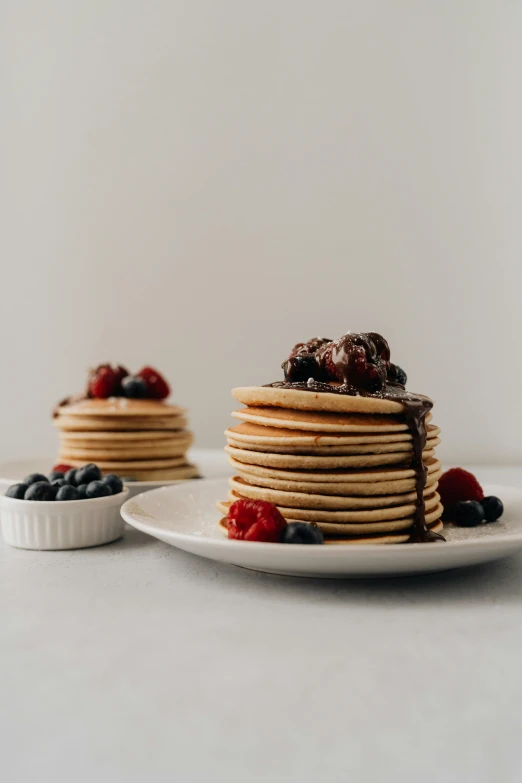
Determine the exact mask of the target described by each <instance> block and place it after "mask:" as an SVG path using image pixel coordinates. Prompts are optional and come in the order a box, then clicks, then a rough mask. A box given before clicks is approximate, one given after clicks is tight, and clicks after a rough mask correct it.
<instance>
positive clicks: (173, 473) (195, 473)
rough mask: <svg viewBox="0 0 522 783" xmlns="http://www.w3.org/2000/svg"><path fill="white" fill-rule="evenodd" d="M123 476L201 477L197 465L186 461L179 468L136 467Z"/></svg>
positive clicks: (159, 478)
mask: <svg viewBox="0 0 522 783" xmlns="http://www.w3.org/2000/svg"><path fill="white" fill-rule="evenodd" d="M102 472H103V473H112V471H111V470H103V471H102ZM121 476H122V478H133V479H134V480H135V481H182V480H184V479H192V478H199V470H198V469H197V467H196V466H195V465H190V464H189V463H186V464H185V465H181V466H180V467H177V468H163V469H161V468H156V469H149V470H147V469H136V468H133V469H132V470H131V471H129V472H127V473H122V474H121Z"/></svg>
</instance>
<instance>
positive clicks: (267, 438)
mask: <svg viewBox="0 0 522 783" xmlns="http://www.w3.org/2000/svg"><path fill="white" fill-rule="evenodd" d="M245 410H248V409H245ZM361 418H362V417H361ZM372 418H373V417H372ZM386 418H387V419H389V418H391V417H389V416H388V417H386ZM426 434H427V437H428V438H434V437H437V436H438V435H440V429H439V427H436V426H435V425H434V424H429V425H428V426H427V427H426ZM225 435H226V436H227V438H229V440H231V439H233V440H236V441H238V442H240V441H242V442H244V443H245V444H249V448H251V447H252V446H251V444H256V445H261V444H264V445H267V446H272V445H277V446H298V447H302V446H314V447H315V446H353V445H359V444H365V445H367V444H376V443H382V444H390V443H409V444H411V442H412V437H411V435H410V433H409V432H407V431H405V432H384V433H382V434H380V433H379V434H361V433H359V432H345V433H334V432H327V431H325V432H319V431H317V432H314V433H313V434H311V433H310V432H309V431H308V432H307V431H303V430H300V429H299V427H297V426H296V428H295V429H291V428H283V427H271V426H267V425H265V426H263V425H261V424H252V423H250V422H243V423H242V424H236V425H235V426H234V427H229V428H228V429H227V430H225Z"/></svg>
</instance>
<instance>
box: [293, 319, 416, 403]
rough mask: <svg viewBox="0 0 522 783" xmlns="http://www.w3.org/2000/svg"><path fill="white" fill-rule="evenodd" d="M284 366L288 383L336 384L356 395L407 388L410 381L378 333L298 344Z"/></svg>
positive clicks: (350, 333) (362, 333)
mask: <svg viewBox="0 0 522 783" xmlns="http://www.w3.org/2000/svg"><path fill="white" fill-rule="evenodd" d="M281 366H282V367H283V370H284V373H285V381H286V382H288V383H299V382H307V381H309V380H312V381H318V382H321V383H336V384H340V385H342V386H343V387H345V389H346V390H347V389H352V390H353V391H354V392H356V393H361V392H364V391H367V392H373V393H379V392H383V391H384V390H385V389H386V387H387V386H389V385H396V386H401V387H402V388H404V386H405V384H406V381H407V376H406V373H405V372H404V370H402V369H401V368H400V367H399V366H398V365H395V364H392V362H391V361H390V347H389V345H388V343H387V341H386V340H385V339H384V337H382V336H381V335H380V334H377V332H361V333H354V332H348V334H345V335H343V336H342V337H340V338H339V339H338V340H328V339H326V338H324V337H314V338H312V339H311V340H308V342H306V343H297V345H294V347H293V348H292V350H291V352H290V356H289V357H288V359H286V360H285V361H284V362H283V364H282V365H281ZM310 385H312V384H310Z"/></svg>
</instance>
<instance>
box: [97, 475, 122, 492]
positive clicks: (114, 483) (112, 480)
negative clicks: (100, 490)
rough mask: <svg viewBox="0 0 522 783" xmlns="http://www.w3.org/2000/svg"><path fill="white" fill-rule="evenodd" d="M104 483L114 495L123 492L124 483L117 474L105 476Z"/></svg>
mask: <svg viewBox="0 0 522 783" xmlns="http://www.w3.org/2000/svg"><path fill="white" fill-rule="evenodd" d="M102 481H103V483H104V484H107V486H109V487H110V488H111V492H112V494H113V495H117V494H118V492H123V481H122V480H121V478H120V477H119V476H117V475H116V474H115V473H109V474H107V476H105V477H104V478H103V479H102Z"/></svg>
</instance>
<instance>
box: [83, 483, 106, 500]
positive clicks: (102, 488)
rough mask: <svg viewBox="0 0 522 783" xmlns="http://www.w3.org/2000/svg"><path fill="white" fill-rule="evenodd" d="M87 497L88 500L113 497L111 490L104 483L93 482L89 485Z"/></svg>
mask: <svg viewBox="0 0 522 783" xmlns="http://www.w3.org/2000/svg"><path fill="white" fill-rule="evenodd" d="M86 495H87V497H88V498H104V497H107V496H108V495H112V492H111V488H110V487H109V485H108V484H104V483H103V481H91V482H90V484H87V489H86Z"/></svg>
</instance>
